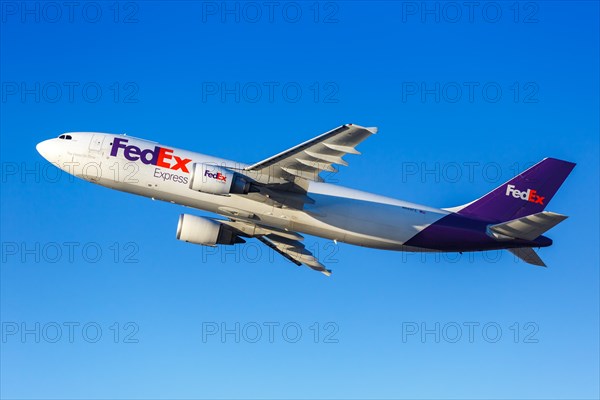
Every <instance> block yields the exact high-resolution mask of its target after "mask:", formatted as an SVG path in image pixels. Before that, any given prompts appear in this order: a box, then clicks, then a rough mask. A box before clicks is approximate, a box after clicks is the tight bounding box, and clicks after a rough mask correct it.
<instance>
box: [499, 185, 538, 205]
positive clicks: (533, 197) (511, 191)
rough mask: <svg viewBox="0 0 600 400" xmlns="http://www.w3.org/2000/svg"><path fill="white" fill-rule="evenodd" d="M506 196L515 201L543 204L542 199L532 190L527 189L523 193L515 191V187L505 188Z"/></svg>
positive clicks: (508, 186)
mask: <svg viewBox="0 0 600 400" xmlns="http://www.w3.org/2000/svg"><path fill="white" fill-rule="evenodd" d="M506 195H507V196H511V195H512V197H514V198H515V199H521V200H525V201H529V202H531V203H536V204H542V205H543V204H544V197H543V196H540V195H538V194H537V191H535V190H534V189H527V190H525V191H522V190H518V189H515V185H507V186H506Z"/></svg>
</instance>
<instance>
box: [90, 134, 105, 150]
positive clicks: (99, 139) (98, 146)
mask: <svg viewBox="0 0 600 400" xmlns="http://www.w3.org/2000/svg"><path fill="white" fill-rule="evenodd" d="M105 138H106V135H93V136H92V140H91V142H90V151H93V152H96V153H101V152H102V145H103V144H104V139H105Z"/></svg>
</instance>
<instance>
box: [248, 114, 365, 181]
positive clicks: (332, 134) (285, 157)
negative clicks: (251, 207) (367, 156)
mask: <svg viewBox="0 0 600 400" xmlns="http://www.w3.org/2000/svg"><path fill="white" fill-rule="evenodd" d="M376 132H377V128H374V127H373V128H365V127H362V126H359V125H353V124H346V125H342V126H340V127H338V128H335V129H333V130H331V131H329V132H326V133H324V134H322V135H319V136H317V137H315V138H314V139H311V140H308V141H306V142H304V143H301V144H299V145H297V146H294V147H292V148H291V149H288V150H286V151H284V152H281V153H279V154H276V155H274V156H272V157H269V158H267V159H266V160H263V161H260V162H258V163H256V164H254V165H251V166H249V167H246V168H245V170H246V171H247V172H254V173H256V174H258V176H260V177H262V178H263V179H261V180H263V181H264V180H265V179H264V178H265V177H267V178H268V179H267V182H268V183H270V182H274V181H276V180H277V179H284V180H286V181H290V182H294V181H295V180H296V178H303V179H306V180H309V181H317V182H322V181H323V179H322V178H321V177H320V176H319V174H320V173H321V172H323V171H329V172H337V169H336V168H335V167H334V166H333V165H334V164H337V165H344V166H346V165H348V163H347V162H346V161H345V160H344V159H343V158H342V157H343V156H345V155H346V154H360V152H358V151H357V150H356V146H357V145H358V144H360V143H361V142H362V141H363V140H365V139H366V138H368V137H369V136H371V135H372V134H374V133H376Z"/></svg>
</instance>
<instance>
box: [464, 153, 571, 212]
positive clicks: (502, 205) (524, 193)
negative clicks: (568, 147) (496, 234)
mask: <svg viewBox="0 0 600 400" xmlns="http://www.w3.org/2000/svg"><path fill="white" fill-rule="evenodd" d="M574 167H575V163H572V162H568V161H563V160H558V159H556V158H545V159H543V160H542V161H540V162H539V163H537V164H535V165H534V166H533V167H531V168H529V169H528V170H526V171H524V172H523V173H521V174H520V175H517V176H516V177H514V178H513V179H511V180H510V181H508V182H506V183H505V184H503V185H501V186H499V187H498V188H496V189H494V190H493V191H491V192H490V193H488V194H486V195H485V196H483V197H482V198H480V199H479V200H476V201H475V202H473V203H471V204H469V205H468V206H466V207H465V208H463V209H462V210H460V211H458V214H459V215H463V216H465V217H471V218H477V219H482V220H486V221H494V222H496V221H498V222H505V221H509V220H512V219H515V218H521V217H525V216H527V215H531V214H535V213H538V212H541V211H543V210H544V208H546V206H547V205H548V203H549V202H550V200H551V199H552V197H554V194H555V193H556V191H557V190H558V188H559V187H560V186H561V185H562V183H563V182H564V181H565V179H566V178H567V176H569V174H570V173H571V171H572V170H573V168H574Z"/></svg>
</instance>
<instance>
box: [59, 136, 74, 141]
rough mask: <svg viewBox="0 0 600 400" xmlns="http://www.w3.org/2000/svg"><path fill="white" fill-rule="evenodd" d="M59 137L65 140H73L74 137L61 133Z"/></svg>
mask: <svg viewBox="0 0 600 400" xmlns="http://www.w3.org/2000/svg"><path fill="white" fill-rule="evenodd" d="M58 138H59V139H65V140H71V139H73V137H72V136H71V135H60V136H59V137H58Z"/></svg>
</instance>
